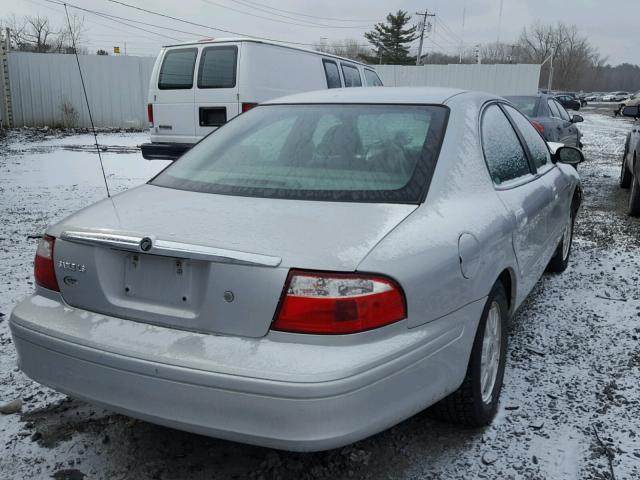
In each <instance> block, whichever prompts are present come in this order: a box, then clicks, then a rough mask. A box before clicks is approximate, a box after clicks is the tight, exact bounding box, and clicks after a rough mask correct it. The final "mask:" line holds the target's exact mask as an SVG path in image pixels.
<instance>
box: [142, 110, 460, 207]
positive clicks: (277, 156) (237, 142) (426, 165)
mask: <svg viewBox="0 0 640 480" xmlns="http://www.w3.org/2000/svg"><path fill="white" fill-rule="evenodd" d="M446 117H447V109H446V108H445V107H442V106H424V105H423V106H414V105H344V104H339V105H264V106H259V107H256V108H254V109H252V110H250V111H249V112H247V113H243V114H242V115H240V116H239V117H237V118H236V119H234V120H233V121H232V122H229V123H228V124H226V125H225V126H224V127H221V128H220V129H218V130H217V131H215V132H213V133H212V134H211V135H209V136H208V137H206V138H205V139H204V140H202V141H201V142H200V143H198V144H197V145H196V146H195V147H193V148H192V149H191V150H189V151H188V152H187V153H185V154H184V155H183V156H182V157H181V158H180V159H179V160H178V161H176V162H174V163H173V164H172V165H170V166H169V167H168V168H166V169H165V170H164V171H162V172H161V173H160V174H159V175H158V176H157V177H156V178H154V179H153V180H152V181H151V182H150V183H152V184H153V185H158V186H163V187H170V188H177V189H182V190H192V191H197V192H208V193H218V194H226V195H238V196H251V197H266V198H287V199H300V200H332V201H353V202H381V203H420V202H421V201H422V199H423V198H424V195H425V194H426V189H427V187H428V183H429V181H430V179H431V176H432V174H433V170H434V168H435V163H436V158H437V154H438V151H439V148H440V144H441V142H442V136H443V132H444V125H445V122H446Z"/></svg>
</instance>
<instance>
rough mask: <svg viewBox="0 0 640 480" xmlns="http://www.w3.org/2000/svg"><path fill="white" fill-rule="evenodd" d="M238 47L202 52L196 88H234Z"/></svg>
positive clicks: (210, 48)
mask: <svg viewBox="0 0 640 480" xmlns="http://www.w3.org/2000/svg"><path fill="white" fill-rule="evenodd" d="M237 58H238V47H236V46H224V47H208V48H205V49H203V50H202V55H200V66H199V67H198V88H233V87H235V86H236V59H237Z"/></svg>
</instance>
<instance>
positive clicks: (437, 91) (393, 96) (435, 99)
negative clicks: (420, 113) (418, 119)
mask: <svg viewBox="0 0 640 480" xmlns="http://www.w3.org/2000/svg"><path fill="white" fill-rule="evenodd" d="M463 93H469V94H475V95H478V96H486V97H487V98H492V97H491V95H490V94H486V93H482V92H469V91H466V90H460V89H456V88H440V87H353V88H334V89H328V90H318V91H314V92H305V93H297V94H294V95H288V96H286V97H281V98H276V99H273V100H268V101H266V102H264V103H263V105H276V104H284V103H389V104H419V105H425V104H431V105H434V104H435V105H441V104H445V103H446V102H447V100H448V99H449V98H451V97H453V96H455V95H460V94H463ZM494 98H497V96H494Z"/></svg>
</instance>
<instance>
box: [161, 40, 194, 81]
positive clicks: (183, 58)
mask: <svg viewBox="0 0 640 480" xmlns="http://www.w3.org/2000/svg"><path fill="white" fill-rule="evenodd" d="M197 55H198V49H197V48H181V49H177V50H169V51H168V52H167V53H165V55H164V60H162V67H160V77H159V78H158V88H159V89H160V90H179V89H189V88H191V87H193V69H194V67H195V65H196V56H197Z"/></svg>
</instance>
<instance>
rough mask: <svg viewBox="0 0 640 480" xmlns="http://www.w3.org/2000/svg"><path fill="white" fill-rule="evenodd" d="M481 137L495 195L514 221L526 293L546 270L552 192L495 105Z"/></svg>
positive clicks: (515, 245)
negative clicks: (548, 213)
mask: <svg viewBox="0 0 640 480" xmlns="http://www.w3.org/2000/svg"><path fill="white" fill-rule="evenodd" d="M481 135H482V146H483V151H484V155H485V160H486V162H487V168H488V170H489V174H490V175H491V177H492V179H493V182H494V184H495V188H496V193H497V195H498V197H499V198H500V200H501V201H502V202H503V204H504V205H505V207H506V208H507V209H508V210H509V212H510V213H511V215H512V218H513V225H514V226H513V234H512V241H513V248H514V252H515V254H516V258H517V261H518V268H519V270H520V276H521V278H522V284H521V287H522V288H523V291H527V292H528V291H529V290H530V289H531V288H532V287H533V285H534V284H535V282H536V281H537V280H538V278H539V277H540V275H541V273H542V271H543V270H544V267H545V266H546V261H544V259H543V257H544V252H545V246H546V243H547V239H548V236H549V230H548V221H547V218H546V214H547V212H548V209H549V205H550V203H551V200H552V197H551V192H550V190H549V188H548V186H547V185H546V184H545V183H544V182H541V181H538V179H537V178H536V175H535V169H534V168H533V166H532V165H531V164H530V162H529V158H528V153H527V151H526V150H525V147H524V146H523V143H522V141H521V139H520V137H519V135H518V133H516V130H515V129H514V127H513V125H512V123H511V121H510V120H509V118H508V117H507V116H506V114H505V112H504V111H503V110H502V109H501V107H500V106H499V105H498V104H491V105H489V106H488V107H486V109H485V110H484V112H483V114H482V121H481ZM547 260H548V259H547Z"/></svg>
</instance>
